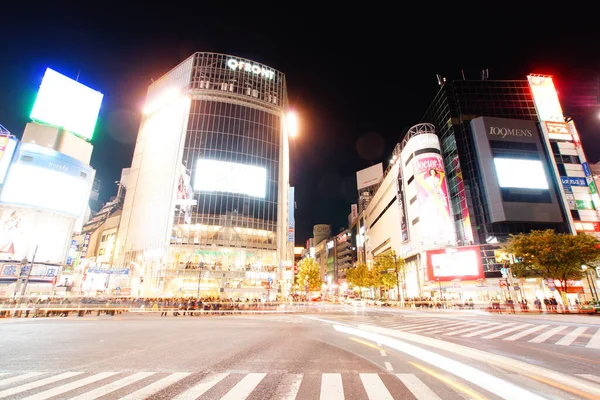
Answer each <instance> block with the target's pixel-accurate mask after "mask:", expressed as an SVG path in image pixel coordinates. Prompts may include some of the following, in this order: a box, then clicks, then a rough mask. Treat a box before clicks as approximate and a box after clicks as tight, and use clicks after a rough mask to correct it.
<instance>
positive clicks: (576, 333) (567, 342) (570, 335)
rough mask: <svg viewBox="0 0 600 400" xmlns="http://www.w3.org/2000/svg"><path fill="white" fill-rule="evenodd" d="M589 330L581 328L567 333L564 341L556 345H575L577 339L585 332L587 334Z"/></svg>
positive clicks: (561, 340)
mask: <svg viewBox="0 0 600 400" xmlns="http://www.w3.org/2000/svg"><path fill="white" fill-rule="evenodd" d="M586 329H587V328H586V327H579V328H576V329H573V330H572V331H571V332H569V333H567V334H566V335H565V336H563V338H562V339H560V340H559V341H558V342H556V343H554V344H557V345H559V346H569V345H570V344H571V343H573V342H574V341H575V339H577V337H578V336H579V335H581V334H582V333H583V332H585V330H586Z"/></svg>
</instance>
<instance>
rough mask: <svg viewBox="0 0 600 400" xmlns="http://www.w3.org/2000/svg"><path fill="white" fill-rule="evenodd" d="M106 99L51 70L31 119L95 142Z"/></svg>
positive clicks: (40, 91) (48, 71)
mask: <svg viewBox="0 0 600 400" xmlns="http://www.w3.org/2000/svg"><path fill="white" fill-rule="evenodd" d="M103 97H104V95H103V94H102V93H100V92H97V91H95V90H93V89H91V88H89V87H87V86H85V85H82V84H81V83H79V82H77V81H74V80H73V79H71V78H68V77H66V76H64V75H62V74H59V73H58V72H56V71H54V70H52V69H50V68H47V69H46V73H45V74H44V78H43V79H42V84H41V86H40V90H39V91H38V94H37V97H36V99H35V104H34V105H33V109H32V110H31V115H30V118H31V119H33V120H37V121H41V122H45V123H47V124H50V125H54V126H58V127H62V128H64V129H66V130H67V131H69V132H73V133H75V134H77V135H80V136H82V137H84V138H86V139H91V138H92V135H93V134H94V128H95V127H96V120H97V119H98V112H99V111H100V105H101V104H102V98H103Z"/></svg>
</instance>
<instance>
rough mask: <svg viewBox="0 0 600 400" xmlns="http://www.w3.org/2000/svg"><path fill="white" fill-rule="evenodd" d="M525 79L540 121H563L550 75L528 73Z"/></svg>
mask: <svg viewBox="0 0 600 400" xmlns="http://www.w3.org/2000/svg"><path fill="white" fill-rule="evenodd" d="M527 80H528V81H529V87H530V88H531V93H532V94H533V101H534V103H535V108H536V109H537V112H538V115H539V117H540V121H554V122H561V123H564V122H565V118H564V116H563V111H562V107H561V106H560V101H559V100H558V94H557V93H556V88H555V87H554V81H553V80H552V77H550V76H539V75H528V76H527Z"/></svg>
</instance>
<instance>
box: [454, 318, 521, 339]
mask: <svg viewBox="0 0 600 400" xmlns="http://www.w3.org/2000/svg"><path fill="white" fill-rule="evenodd" d="M514 324H515V323H514V322H511V323H508V324H500V325H495V326H492V327H489V328H485V329H480V330H478V331H475V332H470V333H467V334H466V335H462V337H473V336H477V335H481V334H482V333H488V332H491V331H495V330H498V329H502V328H506V327H507V326H512V325H514Z"/></svg>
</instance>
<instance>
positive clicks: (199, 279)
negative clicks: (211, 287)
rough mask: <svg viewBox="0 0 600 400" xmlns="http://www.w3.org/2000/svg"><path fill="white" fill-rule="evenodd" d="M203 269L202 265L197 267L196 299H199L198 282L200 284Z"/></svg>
mask: <svg viewBox="0 0 600 400" xmlns="http://www.w3.org/2000/svg"><path fill="white" fill-rule="evenodd" d="M203 269H204V267H203V266H202V265H198V293H197V294H196V298H197V299H199V298H200V282H202V270H203Z"/></svg>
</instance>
